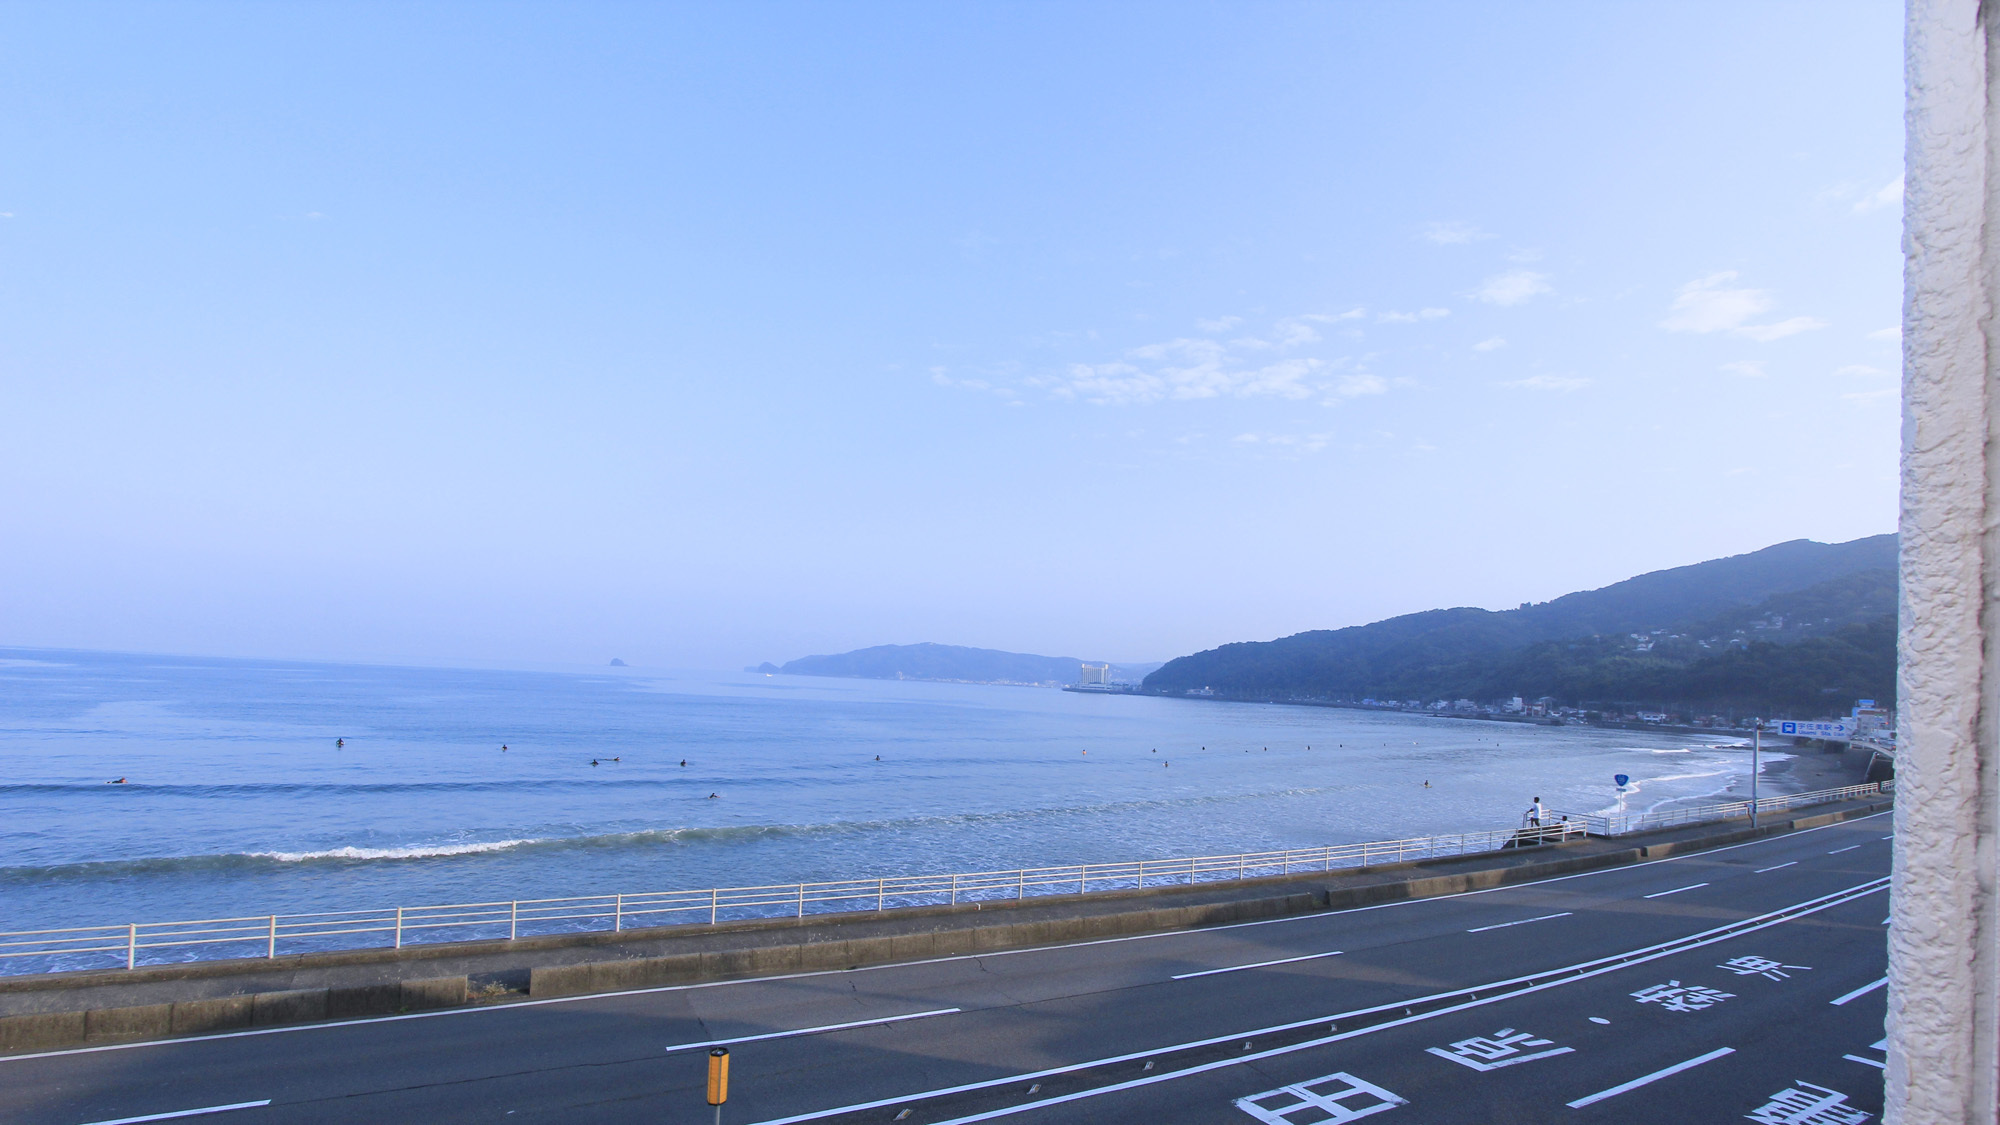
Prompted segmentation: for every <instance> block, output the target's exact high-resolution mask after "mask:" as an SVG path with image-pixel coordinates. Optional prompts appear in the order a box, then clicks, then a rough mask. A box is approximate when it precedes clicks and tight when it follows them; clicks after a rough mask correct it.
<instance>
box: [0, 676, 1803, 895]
mask: <svg viewBox="0 0 2000 1125" xmlns="http://www.w3.org/2000/svg"><path fill="white" fill-rule="evenodd" d="M336 739H344V740H345V745H344V746H336V744H335V740H336ZM1719 741H1720V740H1706V739H1700V738H1690V737H1687V736H1682V735H1668V734H1634V733H1630V732H1621V731H1599V730H1590V729H1583V728H1576V727H1562V728H1548V727H1528V726H1517V725H1509V724H1501V723H1487V722H1478V721H1468V720H1454V719H1429V718H1422V717H1416V716H1399V715H1388V714H1378V713H1369V712H1357V711H1342V710H1333V709H1322V708H1309V707H1283V706H1263V705H1254V704H1233V703H1214V702H1208V701H1197V700H1176V699H1160V698H1143V697H1130V696H1124V697H1121V696H1092V695H1079V694H1074V693H1065V692H1058V691H1051V690H1047V689H1037V688H1017V687H982V686H971V685H957V684H933V683H897V682H885V681H871V680H837V679H816V678H806V677H788V676H777V677H766V676H757V675H747V674H725V673H703V672H672V673H667V672H658V671H648V670H643V669H629V670H628V669H608V670H602V671H594V672H525V671H523V672H510V671H463V670H450V669H436V668H398V667H370V666H354V665H333V664H293V663H277V662H267V661H226V660H206V659H189V658H177V657H160V656H132V655H118V654H105V653H85V652H69V651H31V650H23V649H0V929H6V930H20V929H33V928H41V927H48V926H61V925H84V924H101V923H119V924H122V923H124V922H127V921H148V920H167V919H173V918H198V917H207V916H216V915H246V914H266V913H273V912H276V913H293V912H302V911H310V910H323V909H331V908H349V907H373V906H395V905H398V904H416V903H424V902H454V901H472V900H495V899H501V900H504V899H513V898H536V897H547V896H556V895H568V894H584V893H593V892H610V891H628V892H629V891H646V890H665V889H674V888H702V887H709V886H714V885H718V884H720V885H724V886H733V885H744V884H760V883H789V882H794V881H797V880H815V879H822V878H836V877H858V876H872V875H879V874H897V873H918V872H932V871H954V870H974V869H992V868H1013V867H1020V866H1033V865H1042V864H1055V863H1068V862H1078V861H1098V860H1126V859H1140V858H1153V857H1167V856H1177V855H1190V854H1213V853H1221V852H1237V851H1247V850H1261V849H1272V848H1279V847H1288V846H1300V845H1310V844H1319V843H1328V842H1344V841H1356V840H1366V839H1384V838H1393V837H1400V836H1415V835H1424V834H1430V833H1438V832H1453V831H1461V830H1468V829H1479V828H1497V827H1511V826H1513V825H1515V824H1517V823H1518V821H1519V817H1520V813H1521V810H1522V808H1523V807H1525V806H1526V804H1527V802H1528V800H1529V799H1530V798H1532V797H1534V796H1536V795H1540V796H1541V797H1542V798H1543V800H1544V802H1545V803H1547V804H1548V805H1549V806H1550V807H1551V808H1556V809H1564V810H1569V811H1578V812H1587V811H1596V810H1600V809H1604V808H1607V807H1616V806H1617V805H1618V803H1619V801H1620V800H1621V799H1622V800H1624V801H1625V802H1626V804H1627V806H1628V807H1631V808H1635V809H1637V808H1642V807H1652V806H1654V805H1658V804H1662V803H1667V802H1673V801H1680V800H1696V799H1700V798H1702V797H1706V796H1709V795H1711V794H1715V793H1717V792H1719V791H1721V790H1723V789H1725V788H1726V787H1727V786H1728V785H1729V783H1730V782H1731V781H1732V780H1733V779H1734V778H1736V777H1738V776H1740V775H1741V773H1742V771H1744V770H1745V769H1746V768H1747V766H1748V762H1747V760H1746V759H1747V757H1748V755H1747V753H1745V752H1743V751H1740V750H1734V749H1725V748H1722V747H1721V746H1718V745H1717V744H1716V743H1717V742H1719ZM503 745H504V746H505V748H506V749H505V750H503V749H502V746H503ZM1774 756H1775V755H1774ZM593 762H594V763H595V764H593ZM1617 773H1624V774H1629V775H1631V777H1632V778H1633V780H1634V783H1635V787H1636V788H1635V791H1634V792H1633V793H1632V794H1631V795H1628V796H1627V797H1624V798H1620V797H1619V796H1617V794H1616V792H1615V790H1614V787H1613V784H1612V775H1613V774H1617ZM121 777H122V778H124V779H125V783H124V784H122V785H115V784H107V783H108V782H110V781H112V780H114V779H116V778H121ZM1426 781H1429V782H1430V788H1428V789H1426V788H1424V783H1425V782H1426ZM711 794H713V796H711Z"/></svg>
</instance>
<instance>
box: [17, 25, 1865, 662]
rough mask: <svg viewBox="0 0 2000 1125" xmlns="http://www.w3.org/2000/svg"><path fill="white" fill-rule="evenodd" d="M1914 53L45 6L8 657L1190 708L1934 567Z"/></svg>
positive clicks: (1400, 30)
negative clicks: (1686, 566) (1909, 434)
mask: <svg viewBox="0 0 2000 1125" xmlns="http://www.w3.org/2000/svg"><path fill="white" fill-rule="evenodd" d="M1900 18H1901V16H1900V9H1899V6H1898V5H1896V4H1895V3H1893V2H1888V0H1881V2H1874V3H1864V4H1843V3H1811V4H1780V3H1717V4H1706V5H1704V4H1676V5H1640V4H1601V3H1575V4H1534V3H1519V4H1507V5H1492V4H1414V3H1376V4H1333V3H1323V4H1251V3H1242V4H1171V3H1133V4H1088V3H1076V4H994V3H986V4H979V3H970V4H861V3H847V4H806V3H796V4H755V3H751V4H711V5H694V6H672V5H651V4H596V5H588V4H560V5H558V4H547V5H503V4H465V5H420V4H383V5H372V6H371V5H363V4H323V5H281V4H260V5H239V4H223V5H194V4H170V3H162V4H144V5H141V4H126V5H104V6H96V5H88V4H73V3H64V4H54V5H45V6H31V5H14V6H10V8H9V20H10V28H9V32H8V34H7V35H6V36H5V37H4V38H0V99H4V101H0V154H4V155H0V213H4V217H0V294H3V295H4V301H0V474H4V479H6V480H7V481H8V482H9V487H7V488H5V489H4V490H0V529H4V538H5V540H6V542H7V549H6V550H4V551H0V644H16V645H55V646H66V647H92V648H119V649H142V650H154V651H174V652H196V653H215V654H232V655H249V656H284V657H307V658H331V659H359V660H385V661H416V662H480V663H502V664H506V663H517V664H518V663H562V662H576V663H590V664H595V663H602V662H603V661H604V660H607V659H609V658H610V657H611V656H614V655H615V656H622V657H624V658H625V659H627V660H629V661H632V662H634V663H635V664H644V665H653V666H679V667H696V666H699V667H726V666H734V665H738V664H743V663H749V662H755V661H759V660H764V659H772V660H779V661H782V660H785V659H789V658H791V657H795V656H799V655H804V654H806V653H808V652H829V651H839V650H843V649H847V648H854V647H860V646H863V645H870V644H880V643H903V642H913V641H922V640H935V641H941V642H947V643H960V644H972V645H981V646H988V647H995V648H1006V649H1013V650H1017V651H1029V652H1041V653H1048V654H1070V655H1078V656H1084V657H1093V658H1096V657H1108V658H1112V659H1123V660H1140V659H1165V658H1167V657H1170V656H1173V655H1178V654H1180V653H1184V652H1188V651H1193V650H1196V649H1200V648H1205V647H1209V646H1212V645H1214V644H1218V643H1222V642H1225V641H1230V640H1241V639H1257V638H1266V637H1271V636H1278V635H1283V634H1287V633H1291V632H1296V631H1298V630H1301V629H1307V628H1318V627H1330V626H1340V625H1347V624H1354V623H1358V622H1363V621H1368V620H1373V619H1375V618H1379V617H1383V616H1387V615H1390V614H1394V613H1401V612H1408V611H1412V610H1418V609H1425V608H1431V607H1434V606H1441V605H1484V606H1489V607H1496V608H1500V607H1508V606H1512V605H1514V604H1516V603H1518V602H1521V601H1526V600H1541V599H1544V598H1548V597H1552V596H1555V595H1558V594H1562V593H1564V592H1567V591H1569V590H1573V589H1578V588H1587V587H1594V586H1599V585H1603V584H1605V583H1608V582H1612V581H1616V580H1618V579H1621V578H1624V577H1627V576H1630V575H1632V574H1635V573H1639V572H1643V571H1646V570H1651V569H1657V568H1660V567H1665V566H1674V565H1680V564H1683V563H1689V562H1695V561H1699V560H1701V559H1705V558H1711V557H1715V556H1719V555H1725V554H1732V553H1737V552H1741V551H1747V550H1754V549H1756V548H1758V547H1762V546H1766V545H1768V544H1770V543H1773V542H1778V541H1781V540H1785V539H1791V538H1798V537H1810V538H1815V539H1820V540H1842V539H1849V538H1854V537H1857V536H1861V535H1869V534H1875V533H1879V532H1883V531H1888V530H1892V529H1893V527H1894V517H1895V479H1896V478H1895V472H1896V464H1895V462H1896V445H1897V417H1896V411H1897V405H1896V395H1895V390H1896V372H1897V370H1898V363H1899V361H1898V344H1897V341H1896V339H1895V326H1896V324H1897V322H1898V318H1899V303H1900V268H1901V262H1900V254H1899V250H1898V236H1899V224H1900V182H1901V181H1900V172H1901V151H1902V134H1901V105H1902V103H1901V27H1900Z"/></svg>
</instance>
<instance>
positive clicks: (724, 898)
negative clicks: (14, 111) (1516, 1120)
mask: <svg viewBox="0 0 2000 1125" xmlns="http://www.w3.org/2000/svg"><path fill="white" fill-rule="evenodd" d="M1583 835H1584V825H1583V823H1582V822H1581V821H1576V822H1572V823H1567V824H1564V823H1556V822H1555V821H1554V820H1553V819H1552V820H1551V822H1550V823H1549V824H1548V825H1546V826H1544V827H1542V828H1522V829H1497V830H1493V831H1486V832H1463V833H1458V834H1455V835H1447V836H1421V837H1416V838H1413V839H1407V840H1372V841H1368V842H1366V843H1359V844H1328V845H1322V846H1320V847H1312V848H1292V849H1288V850H1284V851H1272V852H1245V853H1241V854H1238V855H1211V856H1194V857H1190V858H1186V859H1148V860H1136V861H1132V862H1127V863H1086V864H1072V865H1065V866H1061V867H1030V868H1018V869H1015V870H1011V871H966V872H959V873H956V874H948V875H883V876H878V877H876V878H872V879H835V880H830V881H826V882H819V883H779V884H773V885H770V886H761V887H712V888H709V889H708V890H699V891H650V892H646V893H642V894H605V895H578V896H573V897H569V898H543V899H519V900H510V901H506V902H458V903H446V904H438V905H429V906H398V907H384V908H381V909H375V910H330V911H321V912H319V913H313V914H264V915H252V916H248V917H237V918H201V919H195V920H191V921H180V922H136V923H127V924H125V925H118V926H77V927H70V928H65V929H53V930H21V931H12V932H7V931H0V973H9V972H12V973H21V972H66V971H79V970H84V969H106V968H116V967H120V966H122V967H124V968H127V969H132V968H137V967H138V966H140V965H142V964H161V963H171V962H181V961H195V960H203V959H206V958H212V957H228V956H237V957H276V956H278V954H279V952H280V951H283V952H285V953H305V952H318V951H326V950H335V949H365V948H376V947H393V948H397V949H400V948H402V947H403V946H405V945H409V944H418V943H427V942H442V941H479V940H497V939H503V938H504V939H508V940H513V939H517V938H523V937H537V936H542V935H549V934H564V933H581V932H587V931H604V930H612V931H622V930H628V929H633V928H636V927H643V926H665V925H674V924H690V923H693V924H708V925H714V924H716V923H719V922H736V921H746V920H753V919H763V918H804V917H806V916H807V915H808V914H829V913H840V912H850V911H885V910H894V909H899V908H908V907H916V906H949V905H956V904H958V903H963V902H992V901H997V900H1012V901H1021V900H1024V899H1028V898H1035V897H1043V896H1049V895H1065V894H1084V893H1086V892H1089V891H1117V890H1138V889H1142V888H1147V887H1166V886H1175V885H1189V884H1195V883H1217V882H1233V881H1235V880H1239V879H1259V878H1264V877H1267V876H1274V875H1291V874H1297V873H1301V872H1308V871H1332V870H1334V869H1335V868H1355V867H1365V866H1369V865H1371V864H1381V863H1402V862H1407V861H1411V860H1420V859H1438V858H1443V857H1448V856H1461V855H1472V854H1476V853H1480V852H1493V851H1499V850H1501V849H1504V848H1512V847H1523V846H1532V845H1539V844H1553V843H1559V842H1561V841H1564V840H1568V839H1572V838H1581V837H1582V836H1583Z"/></svg>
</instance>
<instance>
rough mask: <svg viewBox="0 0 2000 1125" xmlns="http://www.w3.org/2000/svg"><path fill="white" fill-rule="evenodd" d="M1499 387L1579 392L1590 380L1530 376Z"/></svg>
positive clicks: (1556, 376)
mask: <svg viewBox="0 0 2000 1125" xmlns="http://www.w3.org/2000/svg"><path fill="white" fill-rule="evenodd" d="M1500 385H1501V386H1503V387H1506V388H1508V389H1510V390H1516V391H1580V390H1582V389H1583V388H1585V387H1588V386H1589V385H1590V380H1589V379H1575V378H1569V377H1567V376H1562V375H1530V376H1528V377H1527V378H1526V379H1515V380H1513V381H1511V382H1506V383H1502V384H1500Z"/></svg>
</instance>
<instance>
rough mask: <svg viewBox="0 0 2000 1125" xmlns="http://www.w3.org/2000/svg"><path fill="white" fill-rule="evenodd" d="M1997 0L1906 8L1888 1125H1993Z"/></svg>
mask: <svg viewBox="0 0 2000 1125" xmlns="http://www.w3.org/2000/svg"><path fill="white" fill-rule="evenodd" d="M1996 17H2000V2H1996V0H1988V2H1987V3H1986V4H1985V5H1984V11H1983V12H1982V5H1981V3H1980V2H1979V0H1909V6H1908V40H1907V44H1906V48H1905V49H1906V52H1907V55H1906V59H1907V75H1908V84H1909V101H1908V106H1907V119H1906V122H1907V127H1908V136H1907V140H1906V145H1907V148H1906V160H1907V181H1906V189H1905V194H1904V241H1903V245H1904V253H1905V267H1904V269H1905V272H1904V298H1903V505H1902V520H1901V527H1902V638H1901V657H1902V670H1901V674H1900V686H1899V690H1898V696H1899V699H1898V706H1899V708H1900V714H1899V715H1898V727H1899V730H1898V735H1899V738H1900V740H1901V746H1900V748H1899V750H1898V761H1897V779H1896V784H1897V794H1896V869H1895V870H1896V879H1895V889H1894V891H1893V903H1894V905H1893V910H1892V913H1893V916H1894V921H1893V923H1892V925H1891V926H1890V930H1889V1069H1888V1074H1887V1080H1888V1111H1887V1113H1886V1114H1885V1118H1886V1120H1887V1121H1888V1122H1890V1123H1892V1125H1945V1123H1947V1122H1950V1123H1953V1125H1956V1123H1959V1122H1975V1123H1981V1125H1993V1123H1994V1122H1995V1121H1996V1107H1995V1098H1996V1065H2000V1055H1996V1042H2000V1041H1996V1037H1995V1028H1996V1018H1995V1016H1996V1000H2000V991H1996V974H1995V967H1996V956H1995V955H1996V934H2000V930H1996V927H1995V921H1996V918H1995V910H1994V904H1995V894H1994V828H1995V823H1996V817H1995V809H1996V805H2000V801H1996V789H1995V783H1994V782H1995V768H1994V767H1995V756H1996V755H1995V749H1996V746H2000V698H1997V697H1996V687H2000V675H1995V674H1993V673H1992V672H1989V668H1991V669H1993V670H1994V671H2000V665H1994V664H1992V663H1989V662H1990V661H1992V660H1995V659H2000V657H1996V656H1990V655H1989V654H2000V647H1996V644H1995V642H1996V640H2000V635H1996V629H1995V625H1996V623H2000V614H1994V613H1988V612H1986V607H1987V606H1989V605H1992V604H1994V602H1993V599H1994V597H1995V596H1996V593H2000V538H1996V528H2000V518H1996V515H1997V514H2000V513H1996V505H1995V498H1996V497H2000V487H1996V485H1997V484H2000V477H1996V473H2000V455H1996V452H1995V441H1994V438H1995V434H1994V430H1993V423H1994V419H1995V416H1996V411H1995V410H1994V409H1993V407H1992V397H1993V388H1994V386H1995V382H1994V380H1995V378H1996V375H2000V371H1996V370H1995V367H1994V362H1993V359H1992V357H1993V356H1995V355H2000V348H1996V347H1995V346H1994V343H1995V342H1996V341H1995V339H1994V337H1993V333H1994V332H1995V330H1996V326H1995V325H1994V324H1993V323H1992V310H1993V308H1994V305H1995V302H1994V299H1993V298H1994V294H1995V292H1996V286H2000V210H1996V208H2000V167H1996V160H1995V154H1994V152H1993V149H1994V146H1993V145H1992V144H1991V143H1990V140H1989V138H1990V137H1991V136H1992V129H1991V123H1992V122H1993V121H1994V120H1995V119H1996V118H1995V115H1996V111H2000V96H1996V91H1995V89H1994V88H1993V82H1992V77H1991V76H2000V66H1996V67H1990V66H1989V65H1988V60H1989V58H1994V59H2000V53H1996V48H2000V38H1996V37H1995V31H1996Z"/></svg>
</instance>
